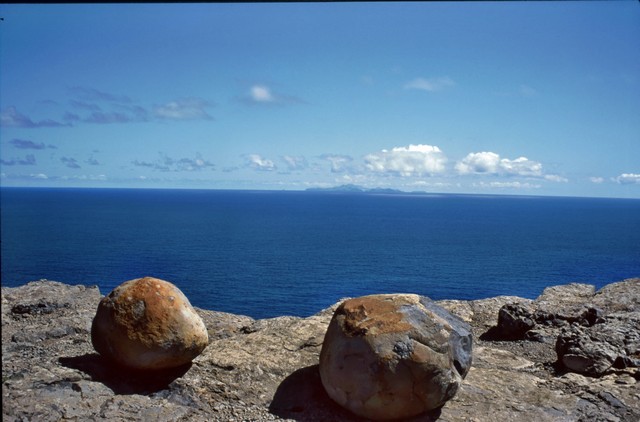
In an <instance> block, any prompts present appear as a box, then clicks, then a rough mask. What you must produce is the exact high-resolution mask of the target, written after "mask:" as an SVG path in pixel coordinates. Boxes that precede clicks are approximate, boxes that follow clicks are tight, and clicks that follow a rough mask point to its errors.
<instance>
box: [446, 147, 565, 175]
mask: <svg viewBox="0 0 640 422" xmlns="http://www.w3.org/2000/svg"><path fill="white" fill-rule="evenodd" d="M455 168H456V170H457V171H458V173H460V174H469V173H474V174H504V175H513V176H538V177H539V176H542V164H540V163H539V162H537V161H532V160H529V159H528V158H526V157H519V158H516V159H515V160H510V159H508V158H500V155H498V154H496V153H495V152H472V153H470V154H467V156H466V157H465V158H463V159H462V161H459V162H458V163H456V167H455ZM549 180H551V179H549ZM555 181H558V180H555Z"/></svg>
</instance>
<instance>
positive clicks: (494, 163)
mask: <svg viewBox="0 0 640 422" xmlns="http://www.w3.org/2000/svg"><path fill="white" fill-rule="evenodd" d="M499 165H500V156H499V155H498V154H496V153H495V152H472V153H470V154H468V155H467V156H466V157H464V158H463V159H462V161H459V162H458V163H457V164H456V170H457V171H458V173H460V174H467V173H490V174H492V173H497V172H498V167H499Z"/></svg>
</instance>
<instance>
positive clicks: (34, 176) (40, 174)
mask: <svg viewBox="0 0 640 422" xmlns="http://www.w3.org/2000/svg"><path fill="white" fill-rule="evenodd" d="M29 177H32V178H34V179H42V180H46V179H48V178H49V176H47V175H46V174H44V173H37V174H30V175H29Z"/></svg>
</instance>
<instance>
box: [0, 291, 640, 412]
mask: <svg viewBox="0 0 640 422" xmlns="http://www.w3.org/2000/svg"><path fill="white" fill-rule="evenodd" d="M580 286H584V285H580ZM100 300H101V295H100V291H99V290H98V288H97V287H85V286H70V285H67V284H62V283H57V282H52V281H37V282H32V283H28V284H26V285H24V286H21V287H17V288H6V287H2V307H1V311H2V404H3V408H2V420H3V421H10V422H11V421H25V420H37V421H59V420H61V419H65V420H67V419H68V420H78V421H85V420H105V419H108V420H114V421H149V420H153V421H178V420H184V421H187V420H188V421H196V422H199V421H231V420H235V421H243V420H249V421H271V420H288V421H308V422H313V421H318V422H320V421H345V422H350V421H351V422H355V421H358V420H361V419H359V418H357V417H355V416H353V415H352V414H351V413H349V412H347V411H346V410H344V409H343V408H341V407H340V406H339V405H337V404H335V402H334V401H333V400H332V399H331V398H330V397H329V396H328V395H327V394H326V392H325V390H324V388H323V386H322V382H321V379H320V373H319V369H318V362H319V355H320V350H321V347H322V343H323V339H324V335H325V333H326V331H327V327H328V325H329V322H330V320H331V318H332V315H333V313H334V311H335V309H336V308H337V306H338V304H336V305H334V306H332V307H331V308H328V309H326V310H323V311H321V312H319V313H318V314H316V315H313V316H310V317H307V318H296V317H279V318H270V319H264V320H254V319H252V318H249V317H246V316H241V315H232V314H226V313H221V312H215V311H208V310H202V309H197V308H196V309H195V311H196V312H197V313H198V314H199V315H200V316H201V318H202V319H203V321H204V323H205V326H206V328H207V331H208V335H209V346H207V348H206V349H205V350H204V351H203V352H202V353H201V354H200V355H199V356H198V357H196V358H195V359H194V360H193V362H192V364H191V365H190V366H189V365H185V366H183V367H179V368H176V369H168V370H163V371H154V372H153V373H151V374H149V373H146V374H140V373H138V372H137V371H122V370H120V369H118V368H117V367H114V366H113V365H112V364H111V363H110V362H109V361H107V360H105V359H104V358H103V357H102V356H101V355H99V354H97V353H96V352H95V350H94V348H93V346H92V344H91V336H90V330H91V322H92V319H93V317H94V316H95V314H96V309H97V306H98V303H99V302H100ZM514 302H523V303H532V304H533V309H534V311H535V309H540V308H541V307H543V306H544V307H546V310H548V311H550V312H551V311H553V312H555V313H557V314H562V315H570V314H571V312H569V311H568V309H569V308H572V307H575V306H579V307H582V305H583V304H587V305H591V306H593V307H595V308H598V309H600V310H601V311H602V318H604V319H605V320H609V318H610V317H612V315H613V314H619V315H625V314H627V315H629V314H631V313H632V312H637V309H638V308H637V307H638V304H639V303H640V279H631V280H626V281H624V282H619V283H613V284H610V285H607V286H606V287H604V288H603V289H600V290H599V291H598V292H595V291H594V288H593V286H588V288H585V289H583V288H581V287H580V288H575V286H573V287H572V286H571V285H569V286H557V287H555V288H553V289H551V288H550V289H547V290H545V292H544V293H543V294H542V295H541V296H540V298H538V299H536V300H535V301H530V300H527V299H523V298H518V297H506V296H501V297H495V298H488V299H482V300H473V301H456V300H446V301H438V302H437V304H439V305H440V306H442V307H444V308H446V309H447V310H449V311H450V312H451V313H453V314H455V315H458V316H459V317H461V318H462V319H463V320H465V321H466V322H467V323H469V324H470V325H471V328H472V331H473V333H474V345H473V363H472V365H471V369H470V370H469V372H468V374H467V376H466V378H465V379H464V381H463V382H462V384H461V386H460V388H459V390H458V392H457V393H456V395H455V396H454V397H453V398H452V399H451V400H449V401H447V402H446V403H445V404H444V406H442V407H441V408H439V409H436V410H434V411H431V412H429V413H427V414H424V415H420V416H417V417H416V418H413V419H409V420H410V421H413V422H418V421H421V422H428V421H434V420H436V419H437V420H439V421H478V422H479V421H482V422H492V421H496V422H497V421H500V422H502V421H511V420H517V421H536V422H537V421H622V422H632V421H633V422H637V421H638V420H640V389H639V388H638V387H639V385H638V381H639V380H640V373H639V372H638V368H637V367H633V366H627V367H625V368H617V367H616V365H612V366H611V367H610V368H609V369H607V370H606V371H605V372H604V373H603V374H602V375H600V376H599V377H589V376H585V375H584V374H579V373H574V372H571V371H568V369H567V368H566V367H565V366H564V365H562V364H561V363H559V362H558V357H557V354H556V351H555V343H556V338H557V336H558V335H559V334H560V333H561V330H562V326H554V325H552V324H550V325H545V324H542V323H541V324H538V323H536V326H535V327H534V328H533V330H530V331H536V330H538V331H539V332H540V334H541V336H542V337H541V339H542V340H544V341H530V340H510V341H505V340H500V339H488V338H487V336H486V335H485V334H486V333H487V332H488V331H490V330H491V329H492V327H495V326H496V323H497V319H498V312H499V310H500V308H501V307H502V306H503V305H505V304H508V303H514ZM634 309H635V311H634ZM570 325H571V323H567V325H566V326H567V327H569V326H570ZM598 325H599V324H595V325H593V327H596V326H598ZM580 327H581V329H583V330H588V329H591V328H592V327H590V326H586V325H580ZM636 328H637V327H636ZM629 344H630V343H629ZM630 352H631V350H630ZM632 356H634V355H633V353H632ZM635 356H637V355H635Z"/></svg>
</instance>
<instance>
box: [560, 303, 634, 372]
mask: <svg viewBox="0 0 640 422" xmlns="http://www.w3.org/2000/svg"><path fill="white" fill-rule="evenodd" d="M556 353H557V354H558V361H559V362H561V363H562V364H563V365H564V366H565V367H566V369H568V370H570V371H573V372H577V373H580V374H585V375H589V376H595V377H598V376H602V375H603V374H604V373H605V372H606V371H607V370H609V369H610V368H612V367H616V368H619V369H623V368H627V367H638V366H640V312H631V313H626V314H612V315H609V316H608V317H607V318H606V319H605V320H604V322H602V323H599V324H595V325H593V326H589V327H584V326H581V325H578V324H572V325H571V326H570V327H568V328H564V329H563V330H562V332H561V333H560V335H559V336H558V338H557V342H556Z"/></svg>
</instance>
